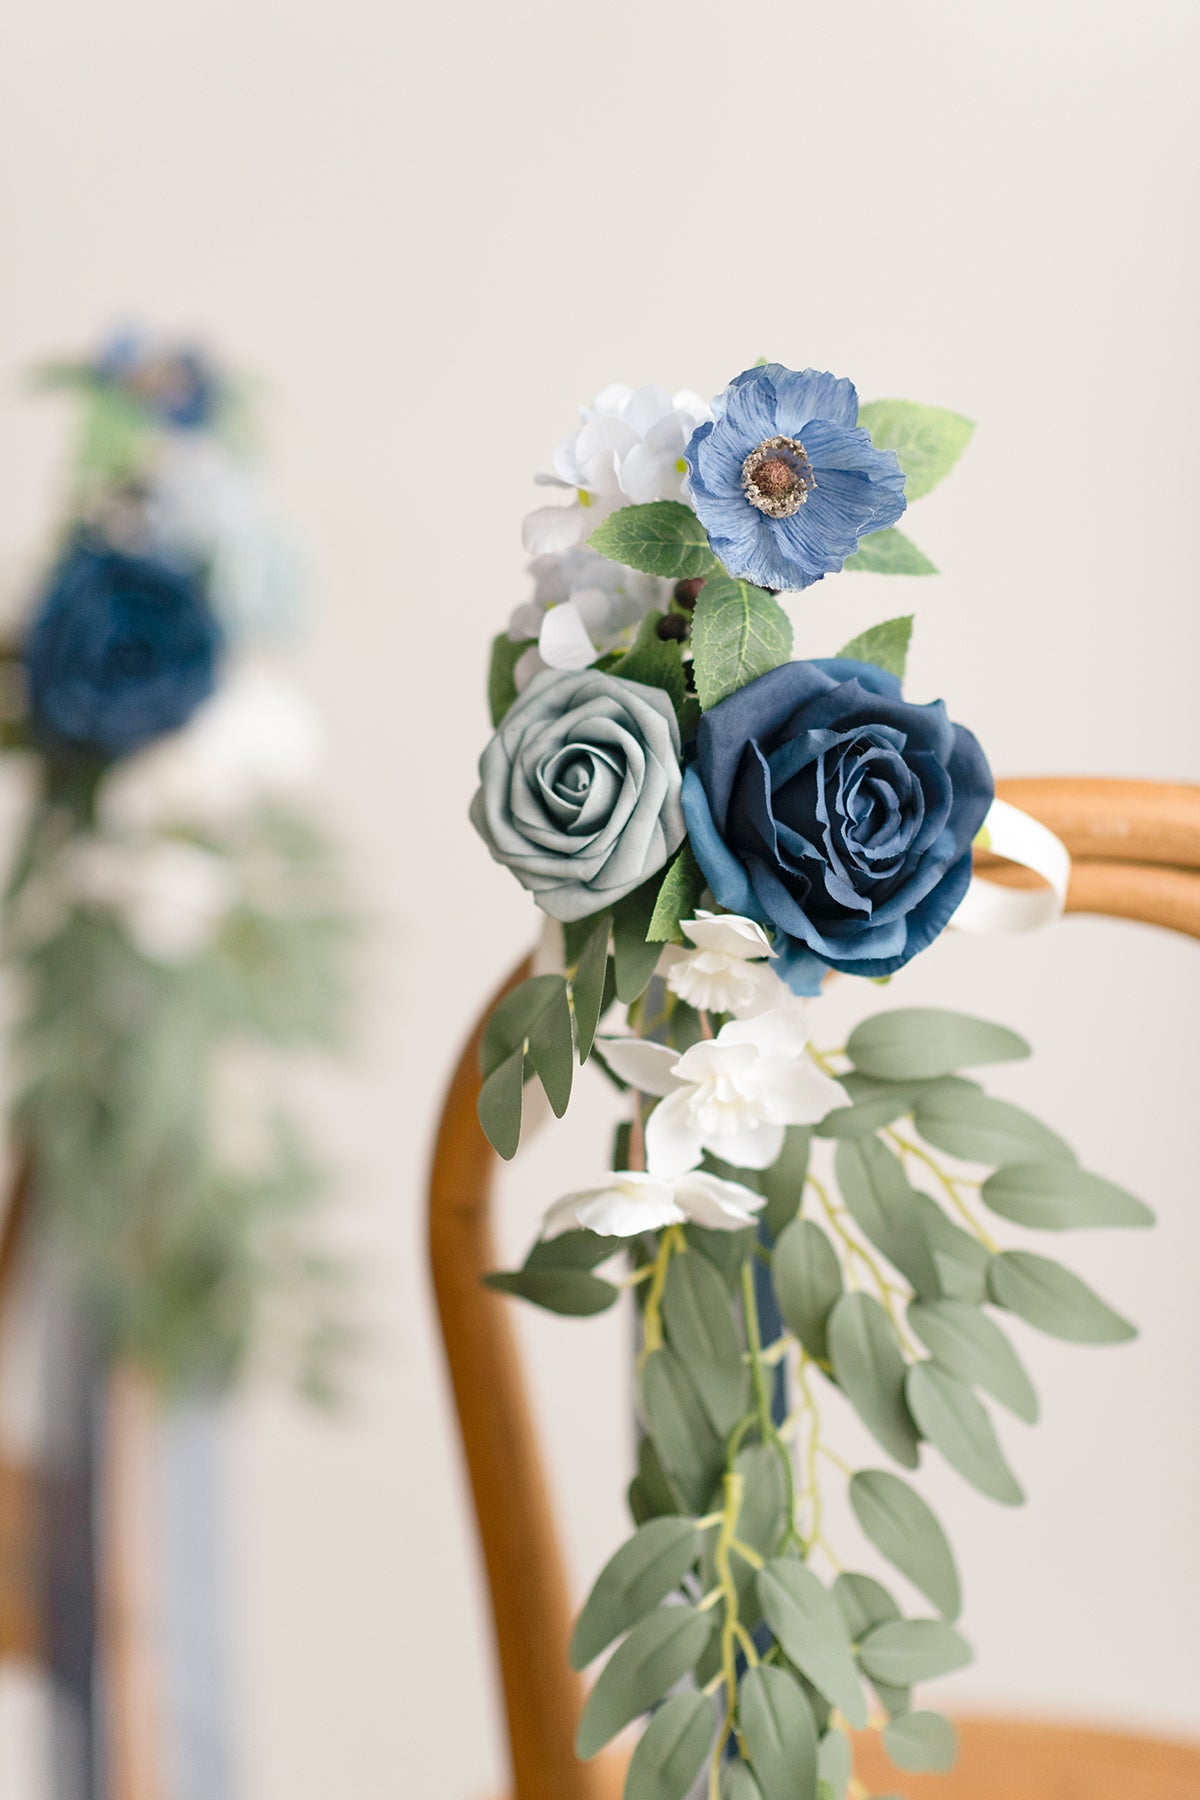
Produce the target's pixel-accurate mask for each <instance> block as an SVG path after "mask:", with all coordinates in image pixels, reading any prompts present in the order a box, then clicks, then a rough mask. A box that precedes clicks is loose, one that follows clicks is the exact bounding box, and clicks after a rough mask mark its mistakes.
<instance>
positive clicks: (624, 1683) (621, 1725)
mask: <svg viewBox="0 0 1200 1800" xmlns="http://www.w3.org/2000/svg"><path fill="white" fill-rule="evenodd" d="M711 1634H712V1615H711V1614H710V1613H699V1612H697V1611H696V1610H695V1608H694V1607H691V1606H664V1607H660V1608H659V1610H658V1611H657V1612H652V1613H650V1614H649V1616H648V1617H647V1618H644V1619H642V1620H641V1621H640V1623H638V1624H637V1625H635V1626H634V1628H633V1630H632V1631H631V1632H630V1634H629V1636H628V1637H627V1638H626V1639H625V1641H624V1642H623V1643H621V1644H618V1646H617V1648H616V1649H615V1650H614V1651H613V1654H612V1656H611V1657H610V1658H609V1660H608V1662H607V1663H605V1665H604V1668H603V1669H602V1670H601V1673H600V1679H599V1680H598V1681H597V1683H596V1685H595V1687H594V1688H593V1689H592V1691H591V1693H590V1694H589V1695H588V1697H587V1704H586V1705H585V1706H584V1709H583V1717H582V1718H581V1719H580V1721H579V1730H578V1731H577V1732H576V1734H575V1749H576V1753H577V1754H578V1755H579V1756H581V1757H582V1758H583V1759H584V1760H585V1761H586V1760H587V1758H588V1757H591V1756H595V1755H596V1753H597V1751H599V1750H603V1748H604V1746H605V1744H608V1743H611V1742H612V1740H613V1738H615V1737H616V1736H617V1734H618V1732H621V1731H624V1729H625V1727H626V1726H627V1725H631V1724H632V1723H633V1721H634V1719H636V1718H639V1717H640V1716H641V1714H642V1713H644V1712H648V1711H649V1710H650V1708H651V1707H652V1706H656V1705H657V1704H658V1702H659V1701H660V1700H661V1699H662V1698H663V1696H664V1695H665V1694H667V1693H669V1692H670V1690H671V1689H672V1688H673V1687H674V1686H675V1683H676V1682H677V1681H681V1680H682V1679H683V1677H684V1676H685V1675H686V1674H687V1673H688V1671H689V1670H691V1669H693V1668H694V1667H695V1666H696V1663H697V1662H698V1661H699V1659H700V1657H701V1655H702V1654H703V1652H704V1649H705V1647H706V1645H707V1644H708V1640H709V1637H710V1636H711Z"/></svg>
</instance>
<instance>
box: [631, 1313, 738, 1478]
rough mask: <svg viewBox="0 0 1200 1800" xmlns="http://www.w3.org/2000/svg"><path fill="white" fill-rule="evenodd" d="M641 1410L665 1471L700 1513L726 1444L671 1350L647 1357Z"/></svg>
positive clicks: (656, 1352) (643, 1372) (718, 1469)
mask: <svg viewBox="0 0 1200 1800" xmlns="http://www.w3.org/2000/svg"><path fill="white" fill-rule="evenodd" d="M642 1409H643V1412H644V1414H645V1419H646V1429H647V1430H648V1431H649V1433H650V1435H651V1437H652V1438H653V1439H654V1447H655V1449H656V1450H657V1451H658V1454H659V1458H660V1459H661V1461H662V1464H663V1467H664V1468H665V1469H666V1471H667V1473H668V1475H670V1476H671V1478H672V1480H673V1481H674V1482H675V1484H676V1485H677V1486H678V1488H679V1491H680V1492H681V1494H682V1495H683V1497H684V1500H685V1502H686V1504H687V1505H688V1506H690V1507H692V1508H693V1509H694V1510H695V1511H697V1512H699V1511H700V1510H701V1509H702V1508H703V1507H704V1506H705V1505H706V1504H707V1502H708V1500H709V1497H710V1495H711V1494H712V1490H713V1486H714V1484H715V1482H716V1480H717V1477H718V1475H719V1474H720V1472H721V1467H722V1465H723V1463H724V1460H725V1454H724V1444H723V1442H722V1440H721V1439H720V1438H719V1437H718V1436H717V1434H716V1432H715V1431H714V1430H713V1428H712V1425H711V1424H710V1423H709V1419H708V1415H707V1413H706V1412H705V1410H704V1407H703V1406H702V1405H701V1402H700V1397H699V1395H698V1394H697V1392H696V1389H695V1385H694V1383H693V1382H692V1379H691V1377H690V1375H689V1374H688V1372H687V1370H686V1369H685V1367H684V1365H683V1363H682V1362H681V1361H680V1359H679V1358H678V1357H677V1356H676V1355H675V1353H674V1351H673V1350H671V1349H669V1348H663V1349H661V1350H655V1351H653V1352H652V1353H651V1354H650V1355H649V1356H648V1357H647V1358H646V1362H645V1366H644V1368H643V1369H642Z"/></svg>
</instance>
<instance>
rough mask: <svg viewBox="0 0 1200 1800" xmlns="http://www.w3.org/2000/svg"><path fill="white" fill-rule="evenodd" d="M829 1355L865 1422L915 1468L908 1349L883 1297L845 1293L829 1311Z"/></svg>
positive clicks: (892, 1451) (893, 1453) (901, 1459)
mask: <svg viewBox="0 0 1200 1800" xmlns="http://www.w3.org/2000/svg"><path fill="white" fill-rule="evenodd" d="M829 1356H830V1361H831V1362H832V1363H833V1372H834V1375H835V1376H836V1377H837V1382H838V1386H839V1387H840V1388H841V1389H842V1391H843V1392H844V1393H845V1395H846V1398H847V1399H848V1400H849V1402H850V1404H851V1405H852V1406H853V1408H854V1410H855V1412H856V1413H857V1414H858V1416H859V1418H860V1419H861V1420H862V1422H863V1424H864V1425H865V1426H866V1427H867V1429H868V1430H869V1431H870V1432H871V1433H872V1435H873V1436H874V1437H876V1438H878V1440H879V1442H880V1443H881V1444H882V1445H883V1447H884V1449H885V1450H886V1451H887V1452H888V1454H889V1455H890V1456H894V1457H895V1459H896V1461H897V1462H898V1463H903V1465H904V1466H905V1468H908V1469H915V1468H916V1466H917V1460H918V1455H919V1451H918V1445H919V1439H918V1437H917V1433H916V1429H915V1427H914V1425H913V1422H912V1419H911V1418H910V1416H909V1412H908V1407H907V1406H906V1405H905V1401H904V1370H905V1362H904V1353H903V1351H902V1350H901V1348H900V1340H899V1338H898V1337H897V1335H896V1329H895V1326H894V1325H893V1324H892V1322H891V1320H890V1319H889V1318H888V1316H887V1314H886V1313H885V1312H884V1310H883V1308H882V1306H880V1304H879V1302H878V1300H875V1299H872V1297H871V1296H870V1295H869V1294H862V1293H854V1294H843V1295H842V1298H841V1299H840V1300H839V1301H838V1303H837V1305H836V1306H835V1307H834V1309H833V1311H832V1313H831V1314H830V1315H829Z"/></svg>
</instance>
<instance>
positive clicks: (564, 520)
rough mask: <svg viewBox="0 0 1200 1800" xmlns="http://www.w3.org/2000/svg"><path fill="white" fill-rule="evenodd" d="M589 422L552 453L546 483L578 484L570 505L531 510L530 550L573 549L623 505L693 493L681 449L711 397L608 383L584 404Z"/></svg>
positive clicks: (706, 413)
mask: <svg viewBox="0 0 1200 1800" xmlns="http://www.w3.org/2000/svg"><path fill="white" fill-rule="evenodd" d="M580 416H581V418H582V420H583V424H582V425H581V426H580V428H579V430H578V431H573V432H572V433H571V435H570V437H568V438H565V439H564V440H563V442H562V443H561V444H560V445H559V447H558V449H557V450H556V451H555V453H554V473H553V475H546V474H539V475H538V476H537V477H536V479H537V480H538V481H539V482H541V483H542V484H543V485H544V486H551V487H565V488H574V489H575V494H576V498H575V500H574V501H573V502H572V503H571V504H570V505H569V506H543V507H539V508H538V509H537V511H536V512H532V513H530V514H529V516H528V518H527V519H526V520H525V524H524V527H523V532H522V536H523V539H524V543H525V548H526V549H527V550H529V551H530V552H531V553H534V554H537V553H538V552H542V551H560V550H567V549H569V548H570V547H571V546H572V545H573V544H578V543H579V542H580V541H581V540H582V539H583V538H585V537H586V536H587V535H588V534H589V533H590V532H592V531H594V530H595V528H596V526H597V525H598V524H599V523H600V521H601V520H602V519H604V518H606V517H607V516H608V514H609V513H610V512H612V511H613V510H614V509H615V508H616V507H618V506H638V505H642V504H643V503H644V502H646V501H648V500H683V499H686V497H687V489H686V485H685V483H686V477H687V466H686V464H685V463H684V460H683V452H684V449H685V448H686V446H687V443H688V441H689V439H690V438H691V435H692V433H693V432H694V431H695V429H696V427H697V425H702V424H703V423H704V421H705V420H706V419H710V418H711V417H712V411H711V408H710V407H709V405H708V402H707V401H705V400H702V399H701V398H700V396H699V394H693V393H691V392H689V391H687V390H684V391H683V392H681V393H678V394H675V395H671V394H668V393H667V392H666V391H665V390H664V389H663V388H660V387H641V388H630V387H625V386H623V385H621V384H619V383H618V384H616V385H614V386H612V387H608V388H605V390H604V392H603V393H602V394H597V396H596V398H595V400H594V401H593V402H592V404H591V406H585V407H581V408H580Z"/></svg>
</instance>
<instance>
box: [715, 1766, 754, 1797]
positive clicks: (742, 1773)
mask: <svg viewBox="0 0 1200 1800" xmlns="http://www.w3.org/2000/svg"><path fill="white" fill-rule="evenodd" d="M721 1800H763V1791H762V1789H761V1788H760V1787H759V1785H758V1783H757V1781H755V1779H754V1777H753V1775H752V1774H751V1773H750V1770H749V1768H748V1767H747V1765H746V1764H745V1763H744V1762H731V1763H726V1764H725V1768H724V1770H723V1771H722V1774H721Z"/></svg>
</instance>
